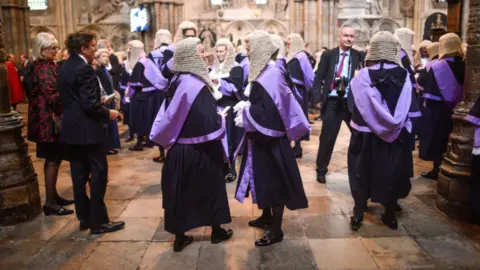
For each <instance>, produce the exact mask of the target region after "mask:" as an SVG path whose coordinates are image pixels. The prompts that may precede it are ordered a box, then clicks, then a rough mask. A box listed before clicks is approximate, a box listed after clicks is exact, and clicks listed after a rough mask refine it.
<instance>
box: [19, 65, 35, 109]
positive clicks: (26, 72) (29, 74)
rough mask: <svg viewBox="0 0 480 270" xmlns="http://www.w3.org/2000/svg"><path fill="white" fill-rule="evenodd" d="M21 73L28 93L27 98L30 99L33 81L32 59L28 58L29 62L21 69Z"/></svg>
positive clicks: (24, 88)
mask: <svg viewBox="0 0 480 270" xmlns="http://www.w3.org/2000/svg"><path fill="white" fill-rule="evenodd" d="M19 75H20V76H21V77H23V82H22V84H23V90H25V92H26V93H27V98H28V100H29V101H30V98H31V93H32V83H33V65H32V62H31V61H30V60H28V62H27V64H26V65H24V66H23V68H22V69H21V70H20V73H19Z"/></svg>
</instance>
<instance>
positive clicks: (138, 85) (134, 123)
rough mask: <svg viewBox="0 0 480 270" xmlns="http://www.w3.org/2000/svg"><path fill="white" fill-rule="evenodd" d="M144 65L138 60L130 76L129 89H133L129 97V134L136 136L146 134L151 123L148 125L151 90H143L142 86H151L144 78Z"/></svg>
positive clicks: (148, 132)
mask: <svg viewBox="0 0 480 270" xmlns="http://www.w3.org/2000/svg"><path fill="white" fill-rule="evenodd" d="M144 71H145V67H144V66H143V64H142V63H140V62H138V63H137V64H136V65H135V67H134V68H133V71H132V75H131V76H130V80H129V84H130V89H132V90H133V91H134V94H133V96H132V97H131V98H130V121H129V124H130V127H131V130H130V134H136V135H137V136H142V137H143V136H148V135H149V134H150V128H151V125H149V124H150V123H149V114H148V113H149V111H148V102H149V99H150V95H152V94H153V92H143V91H142V89H143V88H147V87H152V84H151V83H150V81H148V80H147V78H145V75H144Z"/></svg>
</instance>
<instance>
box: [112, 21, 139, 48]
mask: <svg viewBox="0 0 480 270" xmlns="http://www.w3.org/2000/svg"><path fill="white" fill-rule="evenodd" d="M109 33H110V34H109V36H108V37H107V39H108V40H110V44H111V46H112V49H113V50H114V51H126V50H127V43H128V42H129V41H131V40H135V39H139V36H138V34H137V33H132V32H131V31H130V26H129V25H128V24H118V25H115V26H114V27H113V28H112V29H111V31H109Z"/></svg>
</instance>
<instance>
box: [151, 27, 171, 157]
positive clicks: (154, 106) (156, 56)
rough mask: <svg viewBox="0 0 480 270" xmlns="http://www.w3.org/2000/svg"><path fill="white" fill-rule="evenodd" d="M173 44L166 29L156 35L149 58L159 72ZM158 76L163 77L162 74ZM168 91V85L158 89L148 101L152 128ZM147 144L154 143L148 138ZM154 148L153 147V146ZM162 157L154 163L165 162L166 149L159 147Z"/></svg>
mask: <svg viewBox="0 0 480 270" xmlns="http://www.w3.org/2000/svg"><path fill="white" fill-rule="evenodd" d="M170 44H172V34H171V33H170V31H168V30H166V29H160V30H158V31H157V33H156V34H155V50H153V51H151V52H150V53H149V54H148V58H149V59H150V60H151V61H153V63H154V64H155V66H156V67H157V68H158V70H161V68H162V62H163V58H164V53H165V51H166V50H167V48H168V46H169V45H170ZM157 76H161V77H163V75H162V74H161V72H160V73H158V74H157ZM166 91H167V84H165V88H164V89H157V90H156V91H153V92H152V93H151V95H150V97H149V99H148V125H149V126H150V128H151V127H152V125H153V122H154V121H155V117H156V116H157V114H158V110H159V109H160V106H161V105H162V103H163V101H164V100H165V92H166ZM147 144H148V145H152V144H153V142H151V141H150V139H149V138H148V137H147ZM152 146H153V145H152ZM159 150H160V155H159V156H158V157H155V158H153V161H154V162H158V163H162V162H164V161H165V149H164V148H163V147H161V146H159Z"/></svg>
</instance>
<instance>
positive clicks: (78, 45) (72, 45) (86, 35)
mask: <svg viewBox="0 0 480 270" xmlns="http://www.w3.org/2000/svg"><path fill="white" fill-rule="evenodd" d="M94 39H97V35H96V34H95V33H93V32H90V31H79V32H75V33H73V34H70V35H68V37H67V40H66V41H65V46H66V47H67V50H68V53H69V54H74V53H76V54H79V53H81V52H82V48H83V47H87V46H88V45H89V43H90V42H91V41H92V40H94Z"/></svg>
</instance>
